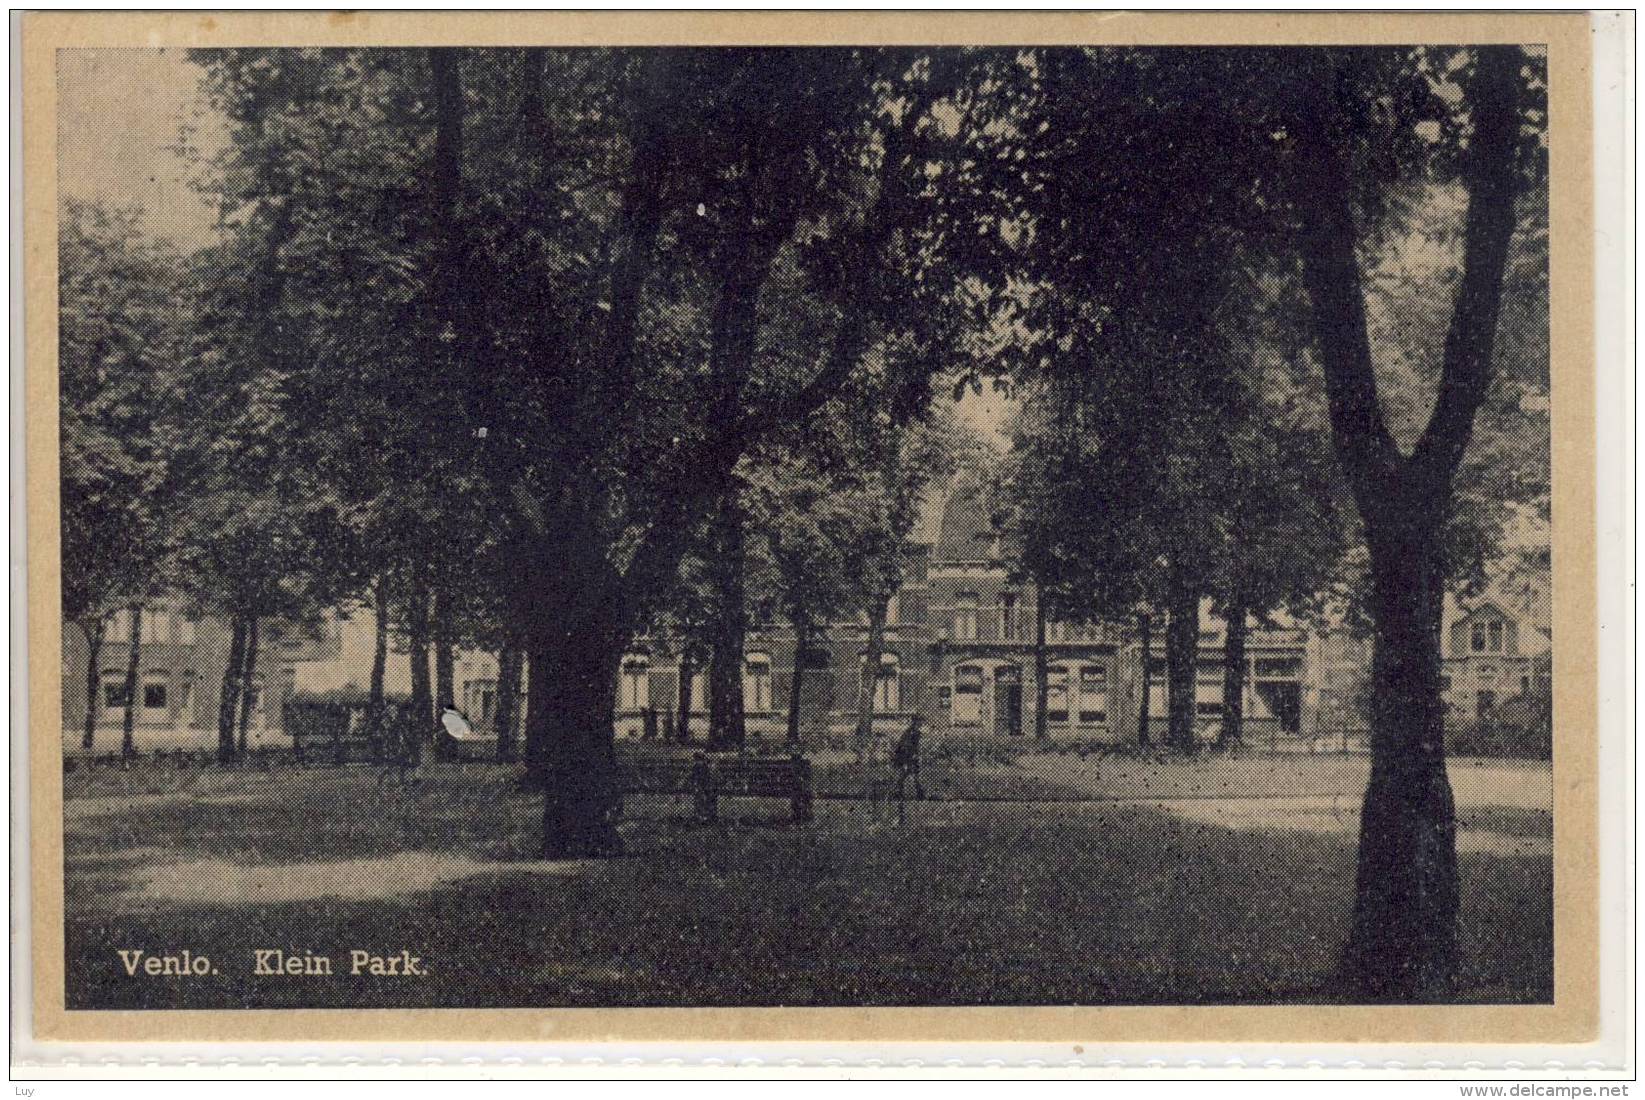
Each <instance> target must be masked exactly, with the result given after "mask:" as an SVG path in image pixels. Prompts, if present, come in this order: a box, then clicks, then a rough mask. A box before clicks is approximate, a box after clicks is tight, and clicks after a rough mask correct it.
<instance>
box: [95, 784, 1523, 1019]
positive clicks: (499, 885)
mask: <svg viewBox="0 0 1645 1100" xmlns="http://www.w3.org/2000/svg"><path fill="white" fill-rule="evenodd" d="M1320 759H1325V758H1306V759H1304V760H1301V761H1295V762H1292V761H1287V760H1285V759H1283V758H1280V759H1271V758H1248V759H1247V760H1241V761H1232V762H1229V761H1197V762H1192V763H1187V764H1182V763H1174V764H1172V765H1171V766H1170V767H1169V768H1164V769H1163V770H1156V771H1148V770H1147V769H1146V768H1144V770H1143V772H1141V773H1138V774H1137V775H1128V776H1127V777H1125V779H1124V780H1123V781H1122V780H1121V779H1120V777H1119V776H1118V773H1117V772H1116V771H1112V770H1109V771H1106V772H1105V774H1104V776H1099V775H1098V774H1097V773H1095V772H1090V771H1082V770H1080V769H1081V768H1088V767H1089V765H1090V764H1091V763H1092V762H1083V763H1082V764H1079V765H1076V764H1075V763H1074V762H1072V761H1067V760H1063V759H1060V758H1059V760H1058V765H1059V766H1060V767H1061V768H1062V769H1063V770H1062V771H1060V772H1059V771H1057V770H1056V769H1055V768H1048V769H1045V770H1043V771H1042V770H1040V769H1036V767H1035V766H1034V764H1033V761H1032V760H1027V761H1024V762H1021V763H1020V764H1019V765H1018V766H1016V767H1015V768H1009V767H1001V768H998V769H996V770H997V771H999V772H1001V773H1003V774H1002V775H999V776H994V775H992V774H991V772H990V770H989V769H983V768H978V769H972V771H973V772H974V774H972V775H969V776H962V775H961V774H960V772H959V771H958V770H955V771H952V772H950V773H948V774H947V776H946V777H947V779H948V780H949V782H948V783H947V785H946V788H944V787H938V788H937V789H936V790H935V791H934V792H933V793H936V794H939V795H944V794H946V795H948V796H949V797H947V798H945V799H943V800H939V801H933V802H928V803H923V804H918V805H915V806H913V807H912V808H911V811H910V815H909V819H908V822H907V824H905V825H898V824H897V822H896V817H895V813H894V811H892V810H891V809H889V808H888V807H886V806H885V805H884V804H873V803H868V802H863V801H860V800H853V799H849V798H844V797H826V796H827V795H830V794H833V795H843V794H849V793H851V792H850V790H849V787H850V785H851V784H850V783H849V782H845V781H844V780H842V781H841V782H840V783H839V784H838V785H836V784H834V783H832V782H831V781H823V780H827V775H826V773H825V775H824V777H823V780H820V782H819V787H820V788H821V793H822V794H823V795H825V797H823V798H820V799H819V801H818V803H817V818H818V819H817V822H816V824H815V825H813V826H811V827H809V828H804V829H794V828H791V827H789V826H788V825H787V824H786V814H787V807H786V805H783V804H779V803H777V802H775V801H758V800H728V801H726V802H724V803H722V811H723V812H724V814H725V816H726V818H727V820H725V821H723V822H722V823H721V824H719V825H716V826H712V827H700V826H695V825H692V824H690V823H689V822H688V821H687V820H686V815H687V813H688V807H687V806H686V804H685V800H683V799H668V798H634V799H630V800H629V805H628V807H627V811H628V813H627V818H626V822H625V825H624V837H625V839H626V840H627V842H628V846H629V849H630V853H629V855H628V856H626V857H624V858H621V859H615V860H606V861H596V862H577V863H554V864H548V863H539V862H531V861H527V860H524V859H522V858H521V857H522V855H523V854H524V853H528V852H530V851H531V849H532V846H533V842H534V840H535V835H536V828H537V821H536V815H537V806H536V803H535V801H534V800H533V799H532V798H530V797H529V796H526V795H523V794H520V793H518V792H516V791H515V790H514V789H513V787H512V784H511V774H510V773H509V772H506V771H505V770H503V769H501V768H497V767H493V766H489V765H465V766H457V765H445V766H437V767H434V768H431V769H429V772H428V774H427V776H426V780H425V782H424V783H423V784H421V785H420V786H418V787H416V788H415V789H400V788H395V787H392V786H391V787H389V788H388V789H386V790H382V791H380V790H378V789H377V787H376V785H375V777H374V775H373V774H372V773H371V772H369V771H367V770H364V769H343V770H319V769H317V770H314V771H309V772H294V771H289V770H277V771H275V772H273V773H262V772H254V771H249V770H248V771H231V772H227V773H220V772H217V771H216V770H214V769H206V770H204V771H190V772H176V771H169V770H163V769H159V768H153V767H147V768H138V769H134V770H133V771H132V772H129V773H119V772H105V771H99V772H96V773H91V774H87V773H85V772H83V771H82V772H76V773H73V774H71V775H69V776H68V777H67V779H66V783H65V813H66V824H65V846H66V864H67V866H66V899H65V900H66V910H67V912H68V914H69V917H68V927H67V967H68V983H67V984H68V1003H69V1007H71V1008H136V1007H153V1008H164V1007H179V1008H182V1007H190V1008H192V1007H229V1006H233V1007H280V1006H292V1007H295V1006H317V1007H320V1006H339V1007H341V1006H349V1007H372V1006H424V1005H429V1006H432V1005H450V1006H472V1007H483V1006H552V1005H578V1006H595V1005H784V1004H787V1005H858V1004H860V1005H898V1004H948V1005H965V1004H1143V1003H1167V1004H1193V1003H1230V1002H1266V1001H1330V1000H1332V999H1333V998H1332V997H1331V995H1330V992H1329V990H1328V989H1327V988H1326V987H1325V983H1326V981H1327V976H1328V974H1329V971H1330V968H1331V966H1332V964H1333V962H1334V959H1335V954H1336V951H1337V949H1338V947H1339V945H1340V942H1341V940H1342V937H1343V934H1344V932H1345V928H1346V922H1347V919H1348V915H1349V911H1350V906H1351V903H1352V888H1353V858H1354V844H1355V839H1356V837H1355V829H1356V828H1357V826H1356V824H1355V822H1354V820H1353V818H1352V815H1351V811H1350V813H1349V815H1348V816H1347V817H1346V818H1345V817H1343V816H1342V814H1341V813H1340V812H1338V811H1337V810H1335V809H1332V808H1331V806H1332V804H1333V803H1332V800H1333V799H1335V800H1337V801H1340V798H1339V797H1338V796H1339V795H1343V794H1347V793H1352V794H1354V795H1357V793H1358V790H1359V789H1360V787H1361V786H1362V784H1363V774H1364V773H1363V767H1364V765H1363V762H1360V761H1352V760H1349V761H1344V760H1343V759H1341V758H1337V759H1336V760H1335V762H1334V763H1332V764H1330V765H1329V766H1327V767H1325V768H1319V767H1316V766H1315V765H1317V764H1318V762H1319V760H1320ZM1109 763H1110V764H1111V763H1113V762H1109ZM1230 765H1232V766H1233V770H1231V771H1230V770H1229V767H1230ZM1120 766H1122V767H1124V766H1131V767H1139V766H1141V765H1137V764H1135V763H1134V762H1133V763H1128V764H1123V765H1120ZM1108 767H1109V764H1104V765H1103V768H1104V769H1107V768H1108ZM1492 768H1493V770H1492V771H1491V775H1492V776H1496V777H1497V778H1496V779H1495V780H1494V781H1493V783H1492V784H1485V789H1486V790H1487V792H1488V791H1489V790H1491V789H1495V788H1496V786H1501V785H1502V780H1501V775H1502V774H1509V773H1503V772H1502V771H1501V769H1500V767H1499V766H1496V765H1493V766H1492ZM1219 769H1221V770H1220V771H1219ZM1265 769H1266V770H1265ZM1355 769H1358V770H1357V772H1356V771H1355ZM1462 771H1463V769H1462V768H1459V767H1453V774H1454V775H1456V776H1457V786H1458V788H1459V802H1461V803H1463V804H1464V808H1463V810H1462V811H1461V817H1462V820H1463V824H1464V830H1463V833H1464V837H1463V839H1464V840H1465V841H1470V838H1472V840H1471V842H1469V843H1464V844H1462V845H1461V850H1462V856H1461V867H1462V886H1463V917H1462V920H1463V928H1462V933H1463V950H1464V956H1465V957H1464V973H1463V990H1462V992H1461V994H1460V998H1461V999H1462V1000H1466V1001H1474V1002H1524V1001H1546V1000H1548V999H1549V998H1550V997H1551V995H1552V973H1553V964H1552V902H1551V887H1552V861H1551V857H1550V855H1549V853H1548V840H1547V838H1548V836H1549V835H1551V829H1550V827H1549V822H1548V816H1547V814H1546V811H1545V810H1540V809H1536V808H1535V807H1534V806H1530V807H1528V806H1526V805H1524V804H1523V803H1524V802H1525V801H1526V799H1524V798H1522V797H1520V796H1519V795H1511V796H1510V797H1507V798H1505V799H1504V800H1503V804H1501V805H1493V804H1491V801H1490V798H1489V797H1486V798H1484V799H1483V800H1481V799H1479V798H1473V799H1469V798H1464V797H1463V792H1464V790H1465V788H1466V787H1467V783H1468V782H1469V780H1468V778H1467V777H1466V776H1465V775H1464V774H1461V772H1462ZM837 774H844V773H837ZM1542 774H1543V775H1544V776H1545V774H1546V770H1545V769H1543V772H1542ZM1264 776H1266V777H1267V778H1266V779H1264V778H1263V777H1264ZM846 778H847V779H852V777H850V776H849V775H847V776H846ZM858 778H860V777H858ZM942 778H943V775H942V774H941V773H939V774H936V775H931V774H928V777H927V786H928V787H929V786H933V780H941V779H942ZM962 779H963V780H964V783H963V784H962V783H961V780H962ZM1509 779H1512V775H1511V774H1509ZM1167 780H1169V782H1167ZM854 781H855V780H854V779H852V782H854ZM1042 782H1043V783H1049V784H1055V785H1057V791H1058V792H1059V793H1057V794H1055V795H1051V794H1041V795H1040V796H1039V797H1040V798H1042V799H1044V800H1042V801H1026V802H1023V801H1018V802H990V801H987V799H988V798H990V797H998V791H999V789H1000V788H1001V786H1002V785H1005V786H1009V785H1010V784H1012V783H1024V784H1027V785H1028V789H1037V788H1035V787H1034V785H1035V784H1038V783H1042ZM1139 782H1141V784H1142V785H1141V787H1139V786H1138V783H1139ZM1263 783H1267V784H1268V786H1263V785H1262V784H1263ZM967 784H968V786H966V785H967ZM1105 784H1106V786H1105ZM1478 785H1479V784H1478V783H1476V786H1478ZM831 786H836V789H834V790H832V791H831V790H830V789H829V788H830V787H831ZM957 787H965V789H964V790H962V791H960V793H955V792H956V789H957ZM1338 787H1341V788H1342V790H1341V791H1339V790H1338V789H1337V788H1338ZM1510 787H1512V784H1511V783H1508V784H1507V786H1506V787H1504V789H1508V788H1510ZM1196 788H1197V790H1196ZM1105 792H1106V793H1105ZM1126 792H1131V793H1130V794H1129V795H1127V794H1126ZM1223 792H1227V793H1226V794H1224V793H1223ZM1082 796H1083V797H1084V798H1085V799H1086V801H1073V799H1075V798H1079V797H1082ZM1229 796H1232V799H1233V800H1231V801H1226V802H1225V801H1223V800H1225V799H1228V798H1229ZM1124 797H1129V798H1140V799H1142V800H1141V801H1112V800H1110V801H1101V800H1093V799H1103V798H1108V799H1120V798H1124ZM1260 797H1274V798H1291V799H1308V798H1313V799H1315V800H1319V799H1324V800H1325V804H1326V806H1327V809H1326V810H1324V811H1320V812H1317V813H1313V814H1312V816H1310V814H1309V813H1308V812H1300V811H1299V812H1296V813H1292V811H1291V810H1290V809H1288V808H1286V807H1288V806H1289V804H1288V803H1284V802H1275V803H1274V805H1275V806H1276V807H1280V808H1279V809H1277V810H1274V811H1273V812H1267V813H1258V814H1253V813H1250V812H1247V810H1248V807H1249V806H1250V805H1252V804H1254V803H1253V802H1252V801H1251V800H1253V799H1256V798H1260ZM1242 800H1243V801H1242ZM1225 805H1226V806H1229V807H1235V808H1238V807H1246V808H1247V809H1242V810H1240V811H1239V812H1230V813H1229V814H1228V815H1227V816H1225V817H1223V816H1218V815H1219V813H1220V812H1221V810H1222V808H1223V807H1224V806H1225ZM1481 838H1485V839H1487V840H1490V841H1491V842H1490V843H1483V842H1481ZM122 948H125V949H128V950H130V949H143V950H146V951H149V952H151V953H164V952H181V951H182V950H184V949H187V950H189V951H191V952H193V953H194V955H200V954H205V955H206V956H208V957H209V958H210V959H211V962H212V965H213V966H214V967H215V968H216V973H214V974H209V975H205V976H200V977H188V978H180V977H148V976H145V975H142V974H139V975H138V976H136V977H132V976H128V974H127V973H126V967H125V965H124V964H123V963H122V961H121V958H120V956H119V954H118V951H119V949H122ZM257 948H282V949H285V950H287V951H290V952H294V953H300V952H304V951H310V952H314V953H315V954H318V955H326V956H330V957H332V958H333V960H334V964H333V965H334V974H333V976H331V977H309V976H278V975H276V976H258V975H256V974H254V973H253V951H254V949H257ZM354 949H358V950H363V951H367V952H371V953H374V954H379V955H390V954H393V953H396V952H400V951H409V952H410V953H411V954H412V955H415V956H420V957H421V959H422V965H423V966H424V967H426V969H427V970H428V972H429V976H428V977H426V978H415V977H412V978H405V977H388V976H378V977H374V976H371V975H369V974H364V975H360V976H357V977H356V976H351V975H349V974H348V973H347V971H348V960H349V952H350V950H354Z"/></svg>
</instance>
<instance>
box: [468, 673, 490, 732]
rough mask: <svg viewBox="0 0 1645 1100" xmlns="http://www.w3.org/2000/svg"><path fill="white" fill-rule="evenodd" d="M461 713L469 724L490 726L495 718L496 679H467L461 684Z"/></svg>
mask: <svg viewBox="0 0 1645 1100" xmlns="http://www.w3.org/2000/svg"><path fill="white" fill-rule="evenodd" d="M463 713H464V714H466V715H467V716H468V720H469V722H470V723H471V724H473V725H476V726H490V725H492V724H493V723H494V722H496V720H497V681H496V680H469V681H468V682H467V683H465V684H464V685H463Z"/></svg>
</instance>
